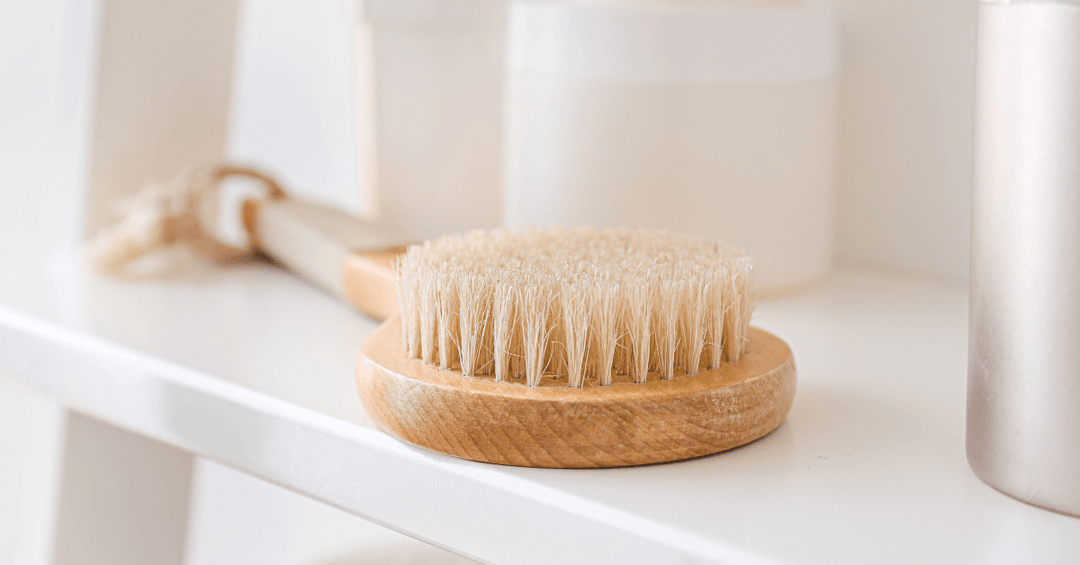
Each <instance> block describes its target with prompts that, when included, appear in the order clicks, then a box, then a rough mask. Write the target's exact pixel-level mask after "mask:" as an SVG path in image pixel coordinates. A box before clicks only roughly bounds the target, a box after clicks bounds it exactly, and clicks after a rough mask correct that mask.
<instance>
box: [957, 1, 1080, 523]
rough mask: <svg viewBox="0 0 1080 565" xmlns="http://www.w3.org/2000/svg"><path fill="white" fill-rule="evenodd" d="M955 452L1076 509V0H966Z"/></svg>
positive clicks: (1001, 482) (1004, 480)
mask: <svg viewBox="0 0 1080 565" xmlns="http://www.w3.org/2000/svg"><path fill="white" fill-rule="evenodd" d="M977 72H978V74H977V76H978V78H977V110H976V134H975V187H974V193H973V201H972V249H971V314H970V315H971V318H970V324H971V326H970V340H971V341H970V345H969V348H970V351H969V368H968V406H967V455H968V461H969V463H970V464H971V468H972V469H974V471H975V473H976V474H977V475H978V476H979V477H980V478H981V479H982V480H984V481H986V483H987V484H989V485H990V486H992V487H994V488H996V489H998V490H1000V491H1001V492H1004V493H1006V494H1008V495H1010V496H1013V497H1015V498H1018V499H1020V500H1023V501H1025V502H1028V503H1031V504H1034V505H1036V506H1041V507H1044V508H1048V509H1051V510H1055V511H1058V512H1064V513H1067V514H1073V515H1078V516H1080V1H1078V0H1057V1H1017V0H1013V1H997V2H993V1H988V0H983V1H981V2H980V3H979V45H978V71H977Z"/></svg>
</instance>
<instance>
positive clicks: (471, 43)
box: [357, 0, 506, 240]
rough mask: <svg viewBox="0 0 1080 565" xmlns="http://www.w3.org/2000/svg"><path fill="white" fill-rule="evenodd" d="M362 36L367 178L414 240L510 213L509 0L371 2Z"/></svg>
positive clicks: (374, 202)
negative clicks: (506, 192)
mask: <svg viewBox="0 0 1080 565" xmlns="http://www.w3.org/2000/svg"><path fill="white" fill-rule="evenodd" d="M359 8H360V14H359V18H358V25H359V27H358V33H357V70H358V72H357V95H358V100H359V108H358V110H359V112H358V113H359V122H360V123H359V124H358V126H359V127H358V131H359V136H358V145H359V151H360V169H361V172H360V178H361V179H362V181H361V182H362V184H363V185H364V186H365V189H366V193H367V194H368V195H369V197H370V198H369V202H368V208H369V209H371V210H372V211H373V214H372V215H373V216H374V219H375V220H377V221H378V222H379V224H381V225H382V226H384V227H385V228H387V229H388V230H390V231H393V232H395V233H397V234H399V236H400V237H403V238H405V239H407V240H421V239H427V238H431V237H434V236H437V235H439V234H442V233H446V232H452V231H462V230H468V229H472V228H479V227H493V226H496V225H498V224H499V223H500V221H501V214H502V198H501V195H502V190H501V189H502V148H503V143H502V135H503V126H502V117H503V106H502V99H503V84H504V83H503V79H504V69H505V66H504V57H503V53H504V49H505V31H506V23H505V22H506V4H505V2H504V1H503V0H367V1H361V2H360V3H359Z"/></svg>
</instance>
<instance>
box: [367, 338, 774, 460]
mask: <svg viewBox="0 0 1080 565" xmlns="http://www.w3.org/2000/svg"><path fill="white" fill-rule="evenodd" d="M401 341H402V339H401V325H400V320H399V319H397V318H396V317H395V318H392V319H390V320H389V321H387V322H386V323H384V324H383V325H382V326H381V327H380V328H379V329H378V330H377V331H376V332H375V333H374V334H373V335H372V336H371V338H369V340H368V341H367V343H365V344H364V346H363V349H362V350H361V354H360V359H359V361H358V363H357V371H356V382H357V386H358V388H359V392H360V398H361V400H362V402H363V404H364V407H365V408H366V409H367V412H368V414H369V415H370V416H371V417H372V419H374V420H375V422H376V423H377V424H378V425H379V426H380V427H381V428H382V429H384V430H385V431H387V432H389V433H390V434H392V435H394V436H396V437H398V438H400V439H403V440H405V441H408V442H410V443H413V444H415V445H419V446H421V447H425V448H428V449H432V450H434V451H439V452H442V453H446V454H449V455H453V456H456V457H461V458H464V459H471V460H474V461H484V462H489V463H499V464H504V465H517V466H524V467H557V468H588V467H621V466H628V465H643V464H648V463H661V462H667V461H676V460H680V459H687V458H691V457H698V456H702V455H709V454H712V453H717V452H720V451H724V450H726V449H731V448H733V447H737V446H740V445H743V444H746V443H748V442H751V441H753V440H755V439H758V438H760V437H762V436H764V435H765V434H767V433H769V432H770V431H772V430H774V429H775V428H776V427H777V426H779V425H780V424H781V423H782V422H783V421H784V418H785V417H786V416H787V413H788V411H789V410H790V409H791V404H792V402H793V400H794V397H795V363H794V359H793V358H792V355H791V350H790V348H788V346H787V344H785V343H784V342H783V341H782V340H780V339H779V338H777V337H776V336H774V335H772V334H770V333H768V332H765V331H763V330H760V329H757V328H751V331H750V343H749V344H748V346H747V350H746V354H745V355H744V357H743V359H742V360H741V361H739V362H738V363H729V364H726V365H725V366H724V367H722V368H720V369H715V370H710V371H706V372H703V373H701V374H698V375H694V376H686V375H676V377H675V378H674V379H672V380H669V381H663V380H659V379H658V378H656V379H654V377H653V375H650V381H649V382H647V383H645V384H634V383H630V382H628V381H627V379H626V377H625V376H623V377H622V378H616V379H615V382H614V384H612V385H611V386H608V387H600V386H596V385H595V384H592V383H590V382H587V383H586V385H585V387H584V388H582V389H569V388H567V387H566V386H565V383H566V381H565V380H561V381H557V380H554V379H551V378H545V379H543V382H542V383H541V385H540V386H538V387H534V388H528V387H526V386H524V385H523V384H518V382H520V380H516V381H514V382H509V383H507V382H495V381H494V379H493V378H492V377H485V376H480V377H464V376H462V375H461V374H460V373H456V372H452V371H440V370H438V369H436V368H435V367H432V366H429V365H424V364H423V363H421V362H419V361H416V360H413V359H409V358H408V357H407V356H406V355H405V352H404V350H403V347H402V343H401Z"/></svg>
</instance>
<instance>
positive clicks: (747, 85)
mask: <svg viewBox="0 0 1080 565" xmlns="http://www.w3.org/2000/svg"><path fill="white" fill-rule="evenodd" d="M509 10H510V12H509V28H508V53H507V57H508V75H507V84H508V86H507V98H506V122H505V127H506V130H505V131H506V136H505V142H506V183H505V193H504V199H505V206H504V222H505V223H506V224H508V225H511V226H517V225H547V224H560V225H568V226H573V225H595V226H628V227H641V228H651V229H664V230H668V231H671V232H677V233H682V234H687V235H692V236H698V237H708V238H720V239H723V240H725V241H728V242H731V243H733V244H736V245H739V246H741V247H744V248H745V249H746V250H747V251H748V252H749V253H750V254H752V255H753V256H754V257H755V259H756V265H757V269H756V271H757V279H758V283H759V287H760V288H761V289H762V290H763V291H765V292H775V291H781V290H786V289H790V288H797V287H799V286H802V285H805V284H807V283H810V282H812V281H815V280H817V279H819V278H822V277H824V276H825V275H826V274H827V273H828V271H829V270H830V268H831V266H832V264H833V259H834V245H833V199H834V198H833V192H834V160H835V140H834V138H835V105H836V74H837V57H838V53H837V51H838V49H837V43H838V41H837V32H836V24H835V16H834V14H833V12H832V11H831V10H830V9H828V8H826V7H822V6H818V5H811V4H808V3H806V2H798V1H785V0H772V1H770V0H759V1H754V0H746V1H743V2H732V1H715V0H714V1H702V2H686V1H681V2H680V1H677V0H669V1H664V0H655V1H652V2H629V1H620V0H608V1H596V2H588V1H537V0H517V1H514V2H512V3H511V5H510V8H509Z"/></svg>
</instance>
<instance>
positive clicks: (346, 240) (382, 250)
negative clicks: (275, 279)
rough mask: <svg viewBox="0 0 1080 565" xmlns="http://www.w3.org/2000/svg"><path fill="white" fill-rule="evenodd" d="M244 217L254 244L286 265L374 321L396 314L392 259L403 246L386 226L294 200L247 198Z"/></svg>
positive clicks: (401, 251)
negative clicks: (381, 226) (248, 199)
mask: <svg viewBox="0 0 1080 565" xmlns="http://www.w3.org/2000/svg"><path fill="white" fill-rule="evenodd" d="M244 215H245V224H246V225H247V228H248V232H249V233H250V234H251V235H252V238H253V239H254V244H255V246H256V247H257V248H258V249H259V250H261V251H263V252H264V253H266V254H267V255H269V256H270V257H272V258H274V259H275V260H276V261H278V262H279V263H281V264H282V265H284V266H285V267H287V268H288V269H290V270H292V271H294V272H296V273H297V274H299V275H300V276H302V277H304V278H305V279H307V280H309V281H311V282H313V283H315V284H316V285H318V286H320V287H322V288H323V289H325V290H327V291H329V292H331V293H333V294H334V295H336V296H338V297H340V298H342V299H344V300H345V301H347V302H349V303H350V304H352V305H353V306H356V307H357V308H358V309H360V311H362V312H364V313H365V314H367V315H369V316H371V317H373V318H375V319H377V320H384V319H386V318H387V317H389V316H390V315H391V314H393V313H396V312H397V310H398V307H397V292H396V289H395V285H394V272H393V262H394V259H395V258H396V257H397V255H399V254H400V253H403V252H404V251H405V247H404V246H403V245H402V240H401V239H400V238H398V237H396V236H395V235H393V234H392V233H391V232H389V231H388V230H386V229H383V228H380V227H379V226H377V225H374V224H371V223H368V222H364V221H362V220H359V219H357V218H355V217H353V216H350V215H348V214H346V213H344V212H341V211H339V210H335V209H332V208H329V207H326V206H322V205H319V204H315V203H312V202H306V201H303V200H296V199H286V200H281V201H273V202H272V201H265V200H252V201H249V202H248V203H247V204H246V206H245V211H244Z"/></svg>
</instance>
